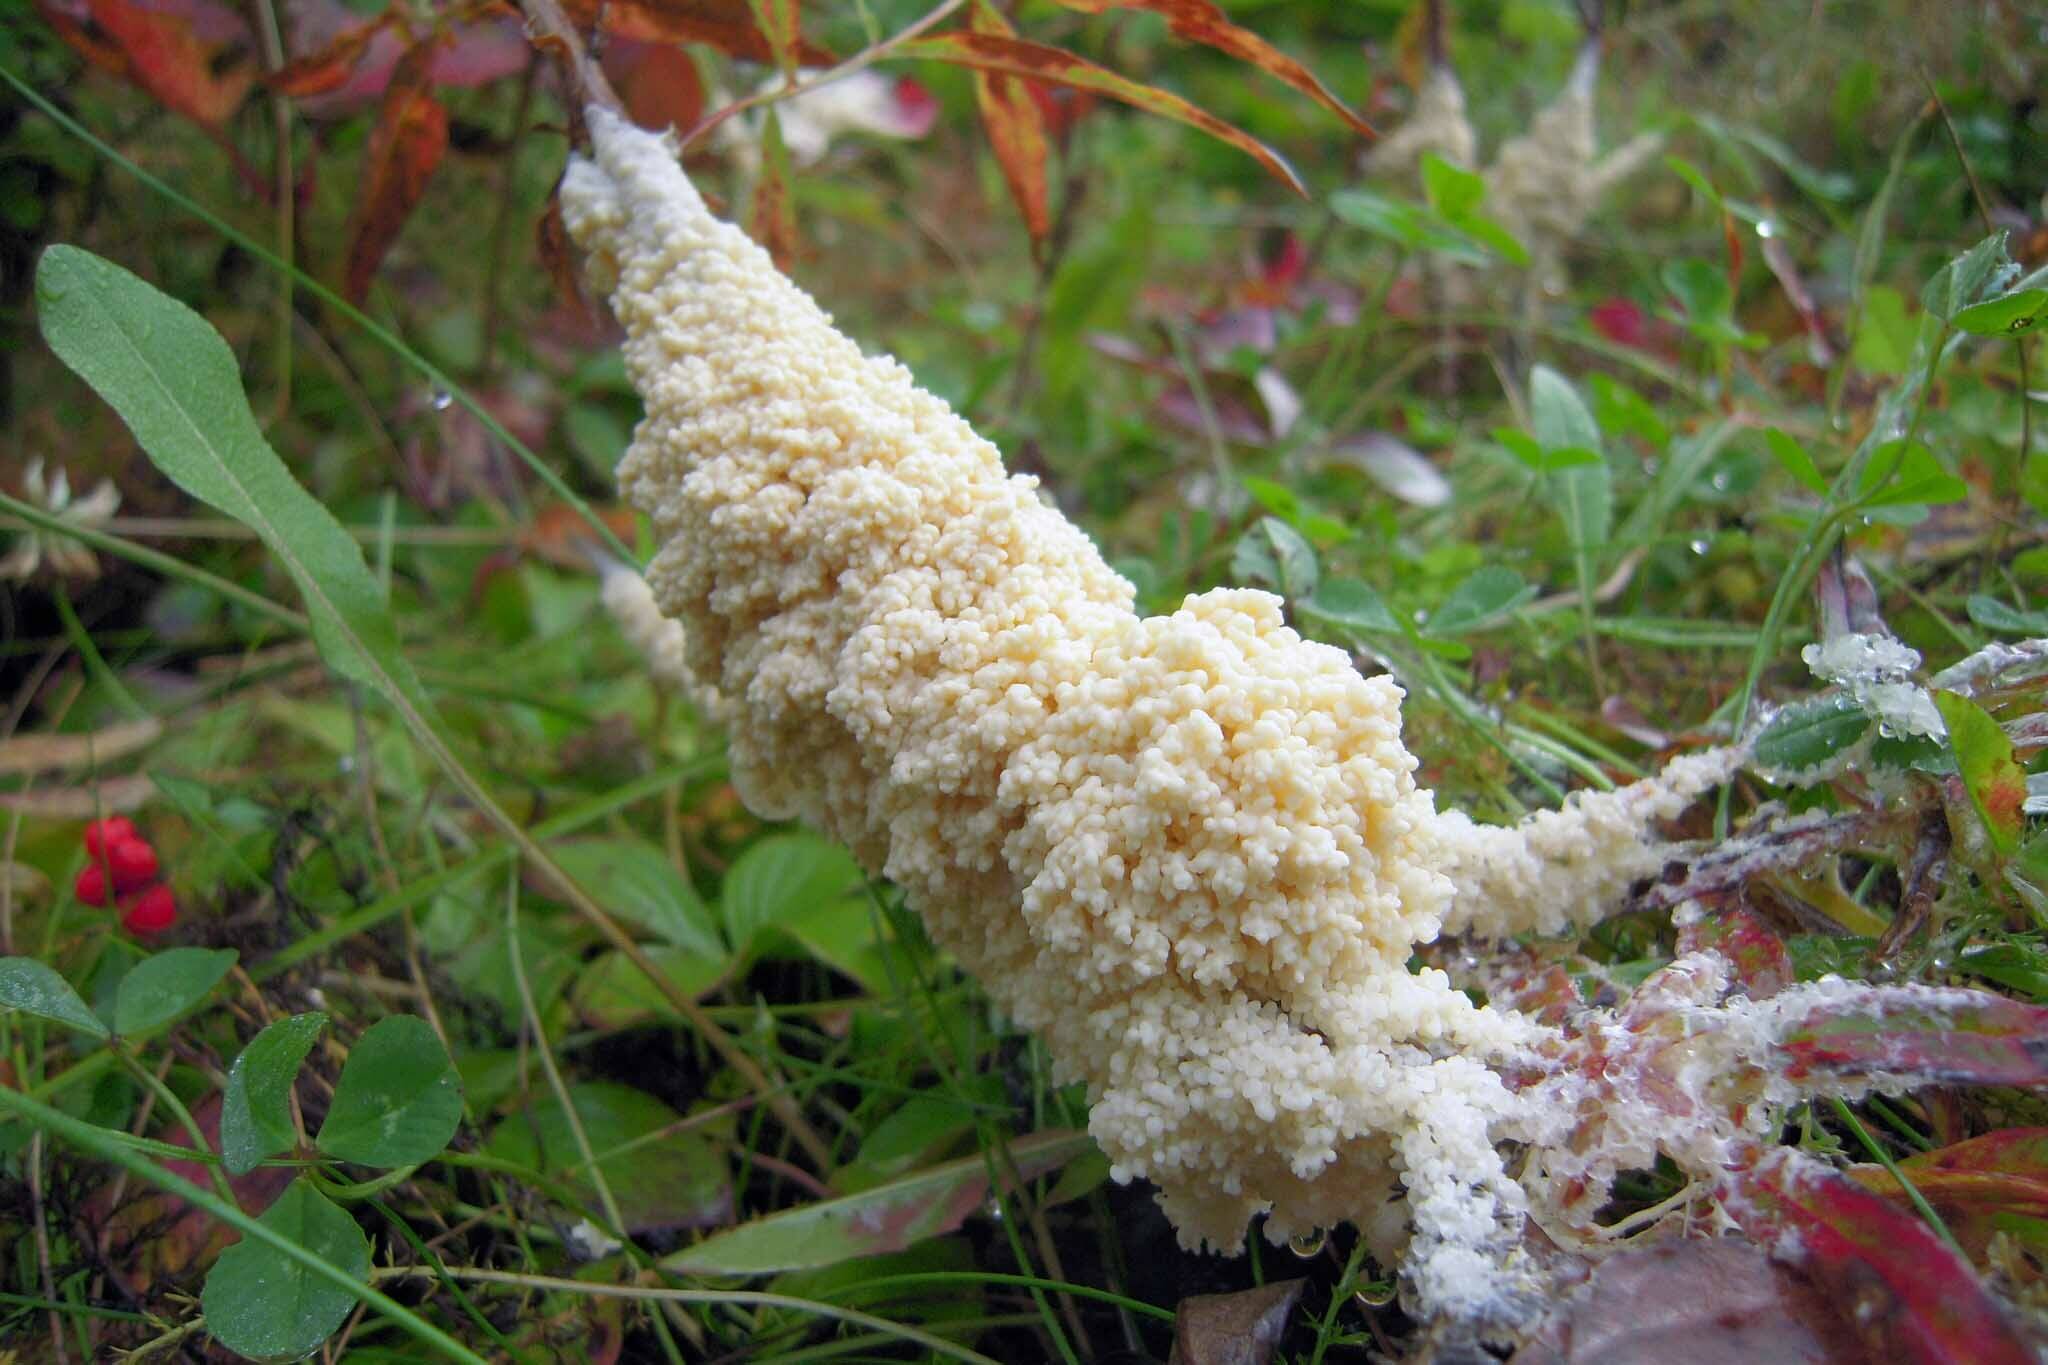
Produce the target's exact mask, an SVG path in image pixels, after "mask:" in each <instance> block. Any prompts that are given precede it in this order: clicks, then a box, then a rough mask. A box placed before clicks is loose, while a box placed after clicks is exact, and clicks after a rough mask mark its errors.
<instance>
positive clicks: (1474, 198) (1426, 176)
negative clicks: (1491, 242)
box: [1422, 152, 1486, 222]
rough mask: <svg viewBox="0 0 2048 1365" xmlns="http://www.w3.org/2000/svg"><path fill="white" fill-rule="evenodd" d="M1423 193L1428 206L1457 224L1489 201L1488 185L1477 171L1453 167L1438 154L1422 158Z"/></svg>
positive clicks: (1427, 154) (1427, 153)
mask: <svg viewBox="0 0 2048 1365" xmlns="http://www.w3.org/2000/svg"><path fill="white" fill-rule="evenodd" d="M1422 193H1423V196H1424V197H1425V198H1427V199H1428V200H1429V206H1430V207H1431V208H1433V209H1435V210H1436V211H1437V212H1438V213H1441V214H1442V215H1443V216H1444V217H1445V218H1447V219H1449V220H1451V221H1452V222H1456V221H1457V220H1458V219H1460V218H1462V217H1464V216H1465V215H1466V214H1468V213H1471V212H1472V211H1473V210H1475V209H1477V208H1478V207H1479V205H1480V204H1481V203H1483V202H1484V201H1485V199H1486V181H1484V180H1483V179H1481V178H1480V176H1479V173H1478V172H1477V171H1468V170H1465V169H1464V168H1463V167H1459V166H1453V165H1452V164H1451V163H1450V162H1448V161H1446V160H1444V159H1443V157H1441V156H1439V155H1438V154H1437V153H1435V152H1424V153H1423V154H1422Z"/></svg>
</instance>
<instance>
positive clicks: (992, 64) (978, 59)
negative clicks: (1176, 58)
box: [896, 32, 1308, 197]
mask: <svg viewBox="0 0 2048 1365" xmlns="http://www.w3.org/2000/svg"><path fill="white" fill-rule="evenodd" d="M896 55H897V56H899V57H920V58H924V59H926V60H928V61H935V62H947V63H950V64H951V65H954V66H964V67H970V68H972V69H974V70H976V71H994V72H999V73H1001V74H1003V75H1008V76H1022V77H1024V78H1026V79H1028V80H1035V81H1045V82H1047V83H1048V84H1051V85H1066V86H1072V87H1073V88H1074V89H1076V90H1091V91H1094V92H1095V93H1096V94H1098V95H1107V96H1109V97H1110V98H1111V99H1115V100H1122V101H1123V102H1124V103H1125V104H1128V105H1131V106H1132V107H1133V108H1137V109H1143V110H1144V111H1145V112H1146V113H1149V114H1157V115H1159V116H1160V117H1162V118H1170V119H1173V120H1175V121H1176V122H1179V123H1185V124H1187V125H1188V126H1189V127H1191V128H1199V129H1201V130H1202V131H1203V132H1205V133H1207V134H1209V135H1210V136H1211V137H1214V138H1217V139H1220V140H1221V141H1224V142H1227V143H1229V144H1230V145H1231V146H1233V147H1235V148H1237V149H1238V150H1239V151H1242V152H1244V153H1246V154H1247V155H1249V156H1251V157H1252V158H1253V159H1254V160H1256V161H1257V162H1258V163H1259V164H1260V165H1261V166H1264V167H1265V168H1266V169H1267V170H1268V171H1270V172H1272V173H1273V174H1274V175H1275V176H1277V177H1279V178H1280V179H1281V180H1284V181H1286V182H1287V184H1288V186H1289V187H1290V188H1291V189H1293V190H1294V192H1295V193H1296V194H1299V195H1302V196H1304V197H1306V196H1307V194H1308V188H1307V187H1306V186H1305V185H1303V184H1302V183H1301V177H1300V176H1298V175H1296V174H1295V173H1294V167H1292V166H1290V165H1288V164H1287V159H1286V158H1285V157H1283V156H1281V155H1280V153H1278V152H1276V151H1274V150H1273V149H1272V148H1271V147H1268V146H1267V145H1266V144H1265V143H1263V142H1261V141H1259V140H1258V139H1257V138H1255V137H1253V136H1252V135H1251V134H1250V133H1247V132H1245V131H1244V130H1243V129H1242V128H1235V127H1232V126H1231V125H1230V124H1228V123H1225V122H1224V121H1223V120H1222V119H1220V118H1217V117H1216V116H1215V115H1214V114H1211V113H1210V112H1208V111H1207V110H1206V109H1203V108H1201V107H1200V106H1198V105H1194V104H1190V103H1189V102H1188V101H1187V100H1184V99H1182V98H1181V97H1180V96H1179V95H1175V94H1170V93H1168V92H1167V91H1164V90H1161V89H1159V88H1158V87H1157V86H1151V85H1146V84H1145V83H1144V82H1142V81H1134V80H1131V79H1130V78H1129V77H1127V76H1119V75H1117V74H1116V73H1115V72H1114V71H1110V70H1107V69H1105V68H1103V67H1100V66H1097V65H1096V64H1095V63H1093V62H1091V61H1089V60H1087V59H1086V58H1085V57H1077V56H1075V55H1074V54H1073V53H1071V52H1064V51H1061V50H1060V49H1059V48H1056V47H1047V46H1046V45H1045V44H1043V43H1033V42H1027V41H1026V40H1024V39H1022V38H1008V37H1004V36H1003V35H1001V34H998V33H964V32H953V33H942V34H939V35H938V36H937V37H933V38H915V39H912V40H911V41H910V42H907V43H902V44H899V45H898V46H897V48H896Z"/></svg>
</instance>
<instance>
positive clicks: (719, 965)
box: [569, 944, 729, 1029]
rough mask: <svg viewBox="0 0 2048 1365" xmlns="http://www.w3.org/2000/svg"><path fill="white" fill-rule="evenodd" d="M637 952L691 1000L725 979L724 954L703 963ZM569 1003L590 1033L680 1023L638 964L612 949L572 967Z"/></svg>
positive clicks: (693, 956)
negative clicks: (650, 1023) (661, 1021)
mask: <svg viewBox="0 0 2048 1365" xmlns="http://www.w3.org/2000/svg"><path fill="white" fill-rule="evenodd" d="M641 951H642V952H644V953H645V954H646V956H647V960H648V961H650V962H652V963H653V964H654V969H655V970H656V971H658V972H660V973H661V975H662V976H663V977H664V978H665V979H667V980H668V981H669V982H670V983H671V984H673V985H674V986H675V988H676V989H677V990H679V991H681V992H682V993H683V994H684V995H686V996H688V997H690V998H691V999H692V1000H694V999H696V998H697V997H698V996H701V995H703V994H704V992H706V991H708V990H710V989H711V988H712V987H713V986H715V985H717V984H718V983H719V982H720V981H721V980H723V979H724V977H725V967H726V962H727V960H728V956H729V955H728V954H727V953H726V952H725V951H724V950H723V949H720V951H719V954H718V956H717V957H706V956H704V955H703V954H702V953H693V952H691V951H690V950H689V949H687V948H673V947H670V946H668V945H667V944H655V945H654V946H653V947H650V948H644V949H642V950H641ZM569 999H570V1001H571V1003H573V1004H574V1005H575V1006H576V1013H577V1015H578V1016H579V1017H580V1018H581V1019H582V1020H583V1022H584V1024H585V1025H586V1026H588V1027H591V1028H601V1029H623V1028H633V1027H635V1026H637V1025H640V1024H644V1023H646V1022H647V1021H648V1020H650V1019H674V1018H678V1017H680V1016H678V1015H677V1014H676V1012H675V1006H674V1005H672V1004H670V1003H669V1000H668V997H667V996H665V995H663V994H662V993H661V989H660V988H659V987H657V986H656V985H655V984H654V983H653V982H652V981H649V980H648V979H647V973H646V972H643V971H641V970H640V964H639V963H637V962H635V961H633V959H631V958H629V957H627V956H626V955H625V954H624V953H623V952H620V951H619V950H618V949H616V948H614V949H611V950H609V951H607V952H605V953H602V954H600V955H599V956H597V957H596V958H594V959H592V960H591V961H589V962H581V963H579V964H578V965H577V967H576V972H575V985H574V986H572V987H571V988H570V992H569Z"/></svg>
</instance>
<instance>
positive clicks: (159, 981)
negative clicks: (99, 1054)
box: [114, 948, 235, 1038]
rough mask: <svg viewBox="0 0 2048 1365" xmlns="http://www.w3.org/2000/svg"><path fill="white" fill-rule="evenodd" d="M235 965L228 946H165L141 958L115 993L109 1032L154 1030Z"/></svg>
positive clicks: (132, 1034) (201, 997) (139, 1033)
mask: <svg viewBox="0 0 2048 1365" xmlns="http://www.w3.org/2000/svg"><path fill="white" fill-rule="evenodd" d="M234 965H235V950H234V949H232V948H219V949H209V948H170V949H166V950H165V951H163V952H161V953H157V954H155V955H153V956H151V957H146V958H144V959H143V960H142V961H140V962H138V963H136V964H135V966H134V967H132V968H130V969H129V972H128V975H126V976H124V977H122V978H121V985H120V987H119V989H117V990H116V991H115V992H114V1032H116V1033H118V1034H120V1035H121V1036H122V1037H123V1038H138V1037H141V1036H142V1035H144V1034H147V1033H153V1032H155V1031H156V1030H157V1029H160V1028H162V1027H163V1026H164V1025H165V1024H168V1023H170V1022H171V1021H172V1020H173V1019H176V1018H178V1017H179V1016H180V1015H183V1014H185V1013H186V1012H187V1011H189V1010H191V1009H192V1008H193V1007H194V1006H196V1005H197V1004H198V1003H199V1002H200V1001H202V1000H204V999H205V998H206V993H207V992H208V991H210V990H212V989H213V988H214V987H215V986H216V985H217V984H219V982H220V979H221V978H222V977H224V976H226V975H227V974H228V968H230V967H232V966H234Z"/></svg>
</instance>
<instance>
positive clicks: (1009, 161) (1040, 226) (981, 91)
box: [968, 0, 1052, 252]
mask: <svg viewBox="0 0 2048 1365" xmlns="http://www.w3.org/2000/svg"><path fill="white" fill-rule="evenodd" d="M968 24H969V26H970V27H971V28H972V29H973V31H974V32H976V33H993V34H998V35H1001V36H1003V37H1015V36H1016V30H1014V29H1012V28H1011V27H1010V25H1009V22H1008V21H1007V20H1005V19H1004V18H1003V16H1002V15H1001V14H1000V13H998V12H997V11H996V9H995V7H994V6H992V5H990V4H987V3H986V0H975V5H974V8H973V9H971V10H970V11H968ZM974 102H975V104H976V105H978V106H979V107H980V109H981V126H982V128H983V130H984V131H985V132H987V134H988V145H989V146H990V148H991V149H993V150H994V152H995V154H996V164H997V165H998V166H1000V167H1001V168H1002V171H1003V180H1004V182H1005V183H1007V184H1008V185H1009V187H1010V197H1011V198H1012V199H1014V200H1016V201H1017V211H1018V212H1019V213H1021V214H1023V215H1024V230H1025V231H1026V232H1028V233H1030V234H1031V248H1032V250H1033V251H1034V252H1035V251H1039V250H1042V249H1043V248H1044V246H1045V239H1046V235H1047V234H1048V233H1050V232H1051V231H1052V211H1051V209H1050V208H1049V207H1048V200H1047V191H1046V181H1045V162H1046V140H1045V115H1044V113H1043V112H1042V111H1041V110H1040V109H1039V106H1038V103H1037V101H1035V100H1033V99H1032V98H1031V85H1030V83H1029V82H1027V81H1023V80H1019V79H1018V78H1017V77H1015V76H1005V75H1003V74H1001V73H1000V72H994V71H976V72H975V73H974Z"/></svg>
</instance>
